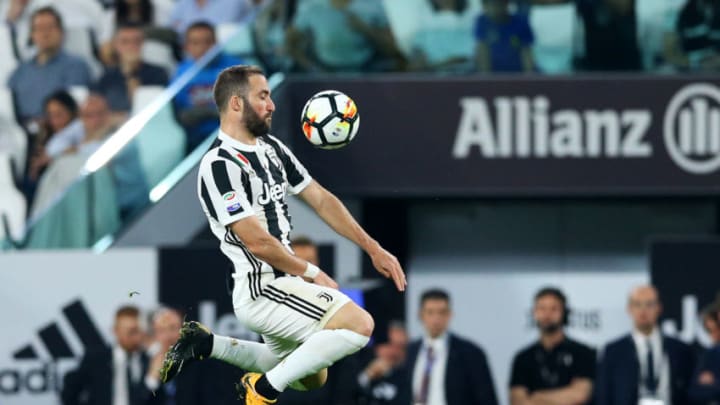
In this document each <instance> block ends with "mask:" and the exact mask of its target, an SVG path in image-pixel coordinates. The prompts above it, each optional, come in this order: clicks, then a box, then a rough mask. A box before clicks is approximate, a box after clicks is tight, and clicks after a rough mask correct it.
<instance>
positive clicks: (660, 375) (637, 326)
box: [595, 286, 694, 405]
mask: <svg viewBox="0 0 720 405" xmlns="http://www.w3.org/2000/svg"><path fill="white" fill-rule="evenodd" d="M661 310H662V307H661V304H660V299H659V297H658V293H657V290H656V289H655V288H654V287H652V286H641V287H638V288H636V289H634V290H633V291H632V293H631V294H630V299H629V300H628V313H629V314H630V317H631V318H632V320H633V326H634V329H633V331H632V333H630V334H628V335H625V336H623V337H621V338H620V339H618V340H615V341H614V342H611V343H610V344H608V345H607V346H606V347H605V350H604V352H603V356H602V361H601V362H600V367H599V369H598V376H597V382H596V384H595V395H596V398H597V399H596V401H595V402H596V404H598V405H634V404H643V403H663V404H676V405H681V404H687V403H688V398H687V388H688V385H689V380H690V377H691V375H692V372H693V362H694V361H693V355H692V350H691V349H690V347H689V346H688V345H686V344H685V343H683V342H681V341H679V340H677V339H674V338H671V337H669V336H665V335H663V334H662V333H661V331H660V328H659V327H658V325H657V321H658V319H659V318H660V312H661Z"/></svg>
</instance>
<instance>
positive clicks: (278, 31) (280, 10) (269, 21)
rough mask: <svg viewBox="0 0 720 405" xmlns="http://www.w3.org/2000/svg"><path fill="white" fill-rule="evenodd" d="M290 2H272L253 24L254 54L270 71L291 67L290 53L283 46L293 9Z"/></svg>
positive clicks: (284, 69)
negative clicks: (255, 46) (255, 44)
mask: <svg viewBox="0 0 720 405" xmlns="http://www.w3.org/2000/svg"><path fill="white" fill-rule="evenodd" d="M290 3H291V2H289V1H285V0H273V1H272V2H271V3H270V4H269V5H268V6H267V7H265V8H263V9H262V11H261V12H260V13H259V14H258V16H257V18H256V19H255V22H254V24H253V33H254V35H255V38H256V42H257V48H256V52H257V53H258V55H259V56H260V58H261V59H262V61H263V65H264V66H265V67H266V68H267V69H268V70H270V71H287V70H290V67H291V66H292V59H291V58H290V52H289V51H288V49H287V47H286V46H285V31H287V29H288V26H289V25H290V21H291V19H292V15H293V14H294V9H293V7H292V5H291V4H290Z"/></svg>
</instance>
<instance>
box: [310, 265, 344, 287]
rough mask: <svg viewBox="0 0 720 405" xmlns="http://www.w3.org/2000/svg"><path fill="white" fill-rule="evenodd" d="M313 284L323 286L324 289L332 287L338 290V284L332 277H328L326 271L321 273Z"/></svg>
mask: <svg viewBox="0 0 720 405" xmlns="http://www.w3.org/2000/svg"><path fill="white" fill-rule="evenodd" d="M313 283H315V284H317V285H321V286H323V287H330V288H334V289H336V290H337V289H338V284H337V283H336V282H335V280H333V279H332V278H331V277H330V276H328V275H327V274H326V273H325V272H324V271H322V270H321V271H320V273H319V274H318V275H317V276H316V277H315V278H314V279H313Z"/></svg>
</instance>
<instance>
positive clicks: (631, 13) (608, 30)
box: [533, 0, 662, 71]
mask: <svg viewBox="0 0 720 405" xmlns="http://www.w3.org/2000/svg"><path fill="white" fill-rule="evenodd" d="M661 1H662V0H661ZM533 2H534V3H535V4H557V3H568V2H574V3H575V7H576V8H577V11H578V13H579V14H580V16H581V17H582V20H583V24H584V27H585V55H584V57H583V59H582V60H581V61H580V64H581V66H580V67H581V68H582V69H585V70H601V71H605V70H607V71H635V70H641V69H642V59H641V55H640V49H639V46H638V34H637V31H638V22H637V16H636V14H635V0H533Z"/></svg>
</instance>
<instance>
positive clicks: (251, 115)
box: [243, 75, 275, 137]
mask: <svg viewBox="0 0 720 405" xmlns="http://www.w3.org/2000/svg"><path fill="white" fill-rule="evenodd" d="M248 82H249V83H248V84H249V86H248V94H247V97H243V121H244V122H245V126H246V127H247V129H248V131H250V133H251V134H253V135H254V136H256V137H260V136H264V135H267V133H268V132H270V127H271V125H272V114H273V111H275V103H273V101H272V98H270V86H268V83H267V79H265V76H263V75H252V76H250V78H249V80H248Z"/></svg>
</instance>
